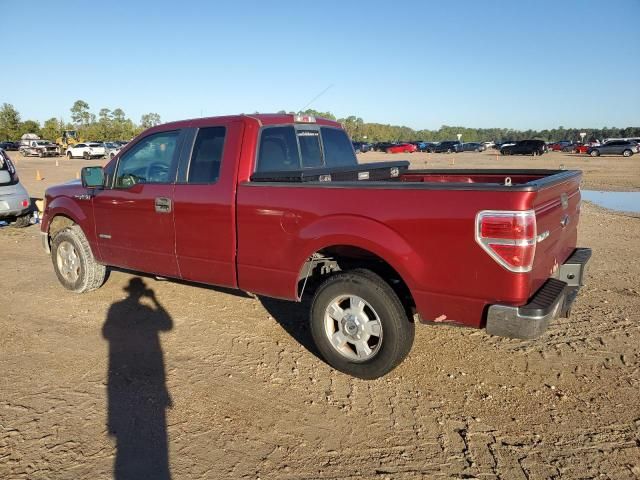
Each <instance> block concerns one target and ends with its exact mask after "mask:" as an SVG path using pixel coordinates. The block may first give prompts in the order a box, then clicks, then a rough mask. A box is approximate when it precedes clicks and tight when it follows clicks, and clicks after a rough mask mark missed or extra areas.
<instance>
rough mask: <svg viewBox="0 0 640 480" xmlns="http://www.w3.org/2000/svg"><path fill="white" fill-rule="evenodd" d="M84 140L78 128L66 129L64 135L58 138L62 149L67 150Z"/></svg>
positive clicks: (57, 140)
mask: <svg viewBox="0 0 640 480" xmlns="http://www.w3.org/2000/svg"><path fill="white" fill-rule="evenodd" d="M81 142H83V140H82V139H81V138H80V136H79V135H78V131H77V130H64V131H63V132H62V135H61V136H59V137H58V138H57V139H56V143H57V144H58V145H59V146H60V151H62V152H66V151H67V150H68V149H69V147H71V146H73V145H75V144H77V143H81Z"/></svg>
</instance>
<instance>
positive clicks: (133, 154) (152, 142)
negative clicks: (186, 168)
mask: <svg viewBox="0 0 640 480" xmlns="http://www.w3.org/2000/svg"><path fill="white" fill-rule="evenodd" d="M177 141H178V132H177V131H173V132H162V133H157V134H155V135H151V136H149V137H146V138H144V139H142V140H140V142H138V143H137V144H136V145H135V146H134V147H133V148H132V149H131V150H129V151H128V152H127V153H126V154H125V155H124V156H123V157H122V158H121V159H120V163H119V164H118V171H117V173H116V182H115V186H116V188H128V187H131V186H133V185H135V184H137V183H170V182H171V181H172V180H173V179H172V177H171V173H172V171H173V170H174V168H173V166H174V156H175V155H174V153H175V150H176V143H177Z"/></svg>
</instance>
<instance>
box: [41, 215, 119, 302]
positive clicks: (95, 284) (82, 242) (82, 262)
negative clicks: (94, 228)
mask: <svg viewBox="0 0 640 480" xmlns="http://www.w3.org/2000/svg"><path fill="white" fill-rule="evenodd" d="M51 261H52V263H53V270H54V271H55V272H56V276H57V277H58V280H59V281H60V283H61V284H62V286H63V287H64V288H66V289H67V290H71V291H72V292H75V293H85V292H90V291H91V290H95V289H97V288H100V287H101V286H102V284H103V283H104V281H105V279H106V277H107V268H106V267H105V266H104V265H100V264H99V263H98V262H96V260H95V257H94V256H93V252H92V251H91V247H90V246H89V242H88V241H87V237H85V236H84V233H83V232H82V229H81V228H80V227H79V226H78V225H73V226H71V227H69V228H65V229H64V230H62V231H61V232H60V233H58V234H57V235H56V236H55V237H53V240H52V242H51ZM65 262H70V263H67V264H66V266H65Z"/></svg>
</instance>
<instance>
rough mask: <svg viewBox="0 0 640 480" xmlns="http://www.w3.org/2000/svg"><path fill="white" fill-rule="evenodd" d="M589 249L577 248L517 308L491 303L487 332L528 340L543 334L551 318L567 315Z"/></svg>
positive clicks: (580, 283) (578, 284) (579, 284)
mask: <svg viewBox="0 0 640 480" xmlns="http://www.w3.org/2000/svg"><path fill="white" fill-rule="evenodd" d="M590 258H591V249H590V248H577V249H576V250H574V252H573V254H571V256H570V257H569V258H568V259H567V261H566V262H565V263H564V264H562V265H561V266H560V268H559V269H558V271H557V273H556V276H555V278H550V279H549V280H547V281H546V282H545V284H544V285H543V286H542V287H541V288H540V289H539V290H538V291H537V292H536V294H535V295H534V296H533V297H532V298H531V299H530V300H529V303H527V304H526V305H523V306H521V307H513V306H511V305H500V304H497V305H491V306H490V307H489V311H488V313H487V333H489V334H490V335H498V336H501V337H509V338H522V339H532V338H536V337H539V336H540V335H542V334H543V333H544V331H545V330H546V329H547V326H548V325H549V322H550V321H551V320H553V319H555V318H558V317H561V318H567V317H569V314H570V313H571V306H572V305H573V302H574V300H575V299H576V296H577V295H578V291H579V290H580V287H582V285H584V283H583V281H584V275H585V269H586V266H587V262H588V261H589V259H590Z"/></svg>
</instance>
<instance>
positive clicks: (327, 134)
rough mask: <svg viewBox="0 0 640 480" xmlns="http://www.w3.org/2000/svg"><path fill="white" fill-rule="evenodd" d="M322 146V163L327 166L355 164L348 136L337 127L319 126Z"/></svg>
mask: <svg viewBox="0 0 640 480" xmlns="http://www.w3.org/2000/svg"><path fill="white" fill-rule="evenodd" d="M320 131H321V132H322V145H323V146H324V164H325V165H326V166H327V167H346V166H352V165H357V164H358V160H357V159H356V156H355V155H354V153H353V148H352V146H351V143H350V142H349V137H348V136H347V134H346V133H345V132H344V131H343V130H339V129H337V128H324V127H323V128H321V129H320Z"/></svg>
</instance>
